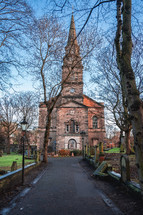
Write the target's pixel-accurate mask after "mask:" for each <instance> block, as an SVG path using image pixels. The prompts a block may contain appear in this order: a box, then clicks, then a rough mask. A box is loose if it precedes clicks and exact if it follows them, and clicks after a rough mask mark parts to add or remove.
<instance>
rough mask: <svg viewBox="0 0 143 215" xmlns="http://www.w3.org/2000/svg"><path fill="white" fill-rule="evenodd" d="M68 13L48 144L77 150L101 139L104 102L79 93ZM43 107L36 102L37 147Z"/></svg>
mask: <svg viewBox="0 0 143 215" xmlns="http://www.w3.org/2000/svg"><path fill="white" fill-rule="evenodd" d="M79 48H80V47H79V46H78V43H77V39H76V30H75V23H74V17H73V15H72V18H71V24H70V30H69V36H68V42H67V46H66V47H65V51H66V53H65V57H64V59H63V67H62V81H63V83H64V85H63V90H62V93H61V96H60V98H59V99H58V101H57V103H56V106H55V108H54V110H53V111H52V120H51V128H50V137H49V144H50V145H52V146H54V147H56V150H57V151H58V150H60V149H69V150H73V149H79V150H82V147H83V145H85V144H89V145H92V146H94V145H96V144H97V143H98V142H99V141H103V140H104V138H105V124H104V104H103V103H99V102H96V101H94V100H93V99H91V98H89V97H88V96H86V95H84V94H83V66H82V60H81V57H80V52H79ZM45 115H46V107H45V105H44V103H42V102H41V103H40V105H39V126H38V131H39V147H40V144H42V143H43V138H44V131H45Z"/></svg>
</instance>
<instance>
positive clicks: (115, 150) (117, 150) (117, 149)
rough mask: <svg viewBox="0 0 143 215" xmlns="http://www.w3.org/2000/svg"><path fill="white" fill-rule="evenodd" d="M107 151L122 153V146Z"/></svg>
mask: <svg viewBox="0 0 143 215" xmlns="http://www.w3.org/2000/svg"><path fill="white" fill-rule="evenodd" d="M105 153H120V148H113V149H110V150H108V151H105Z"/></svg>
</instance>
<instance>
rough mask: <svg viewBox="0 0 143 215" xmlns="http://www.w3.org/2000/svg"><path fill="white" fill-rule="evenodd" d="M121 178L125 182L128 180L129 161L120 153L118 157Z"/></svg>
mask: <svg viewBox="0 0 143 215" xmlns="http://www.w3.org/2000/svg"><path fill="white" fill-rule="evenodd" d="M120 167H121V180H122V181H123V182H124V183H125V182H127V181H130V163H129V158H128V156H127V155H122V156H121V158H120Z"/></svg>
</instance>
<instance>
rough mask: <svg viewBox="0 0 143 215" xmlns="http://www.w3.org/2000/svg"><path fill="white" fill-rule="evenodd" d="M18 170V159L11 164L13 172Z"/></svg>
mask: <svg viewBox="0 0 143 215" xmlns="http://www.w3.org/2000/svg"><path fill="white" fill-rule="evenodd" d="M15 170H17V161H13V163H12V165H11V172H12V171H15Z"/></svg>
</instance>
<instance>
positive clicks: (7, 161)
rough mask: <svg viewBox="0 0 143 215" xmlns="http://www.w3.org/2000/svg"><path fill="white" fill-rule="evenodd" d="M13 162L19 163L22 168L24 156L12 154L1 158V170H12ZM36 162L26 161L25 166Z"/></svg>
mask: <svg viewBox="0 0 143 215" xmlns="http://www.w3.org/2000/svg"><path fill="white" fill-rule="evenodd" d="M13 161H17V166H18V168H21V166H22V155H20V154H14V153H13V154H10V155H3V156H2V157H0V169H6V170H10V168H11V165H12V163H13ZM33 162H34V160H28V159H25V164H28V163H33Z"/></svg>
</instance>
